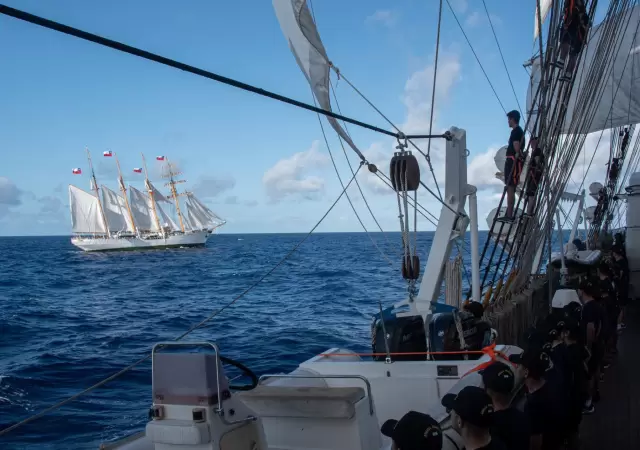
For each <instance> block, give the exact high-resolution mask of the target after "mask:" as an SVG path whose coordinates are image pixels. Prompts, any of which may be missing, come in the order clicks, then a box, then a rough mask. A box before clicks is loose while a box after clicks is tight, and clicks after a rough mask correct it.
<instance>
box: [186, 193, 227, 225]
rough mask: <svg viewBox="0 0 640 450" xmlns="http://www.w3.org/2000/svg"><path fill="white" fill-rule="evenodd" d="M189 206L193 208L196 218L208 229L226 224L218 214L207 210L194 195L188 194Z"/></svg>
mask: <svg viewBox="0 0 640 450" xmlns="http://www.w3.org/2000/svg"><path fill="white" fill-rule="evenodd" d="M187 199H188V205H189V206H190V207H191V211H192V214H193V215H194V217H195V218H196V219H197V220H198V221H199V222H200V223H201V224H202V225H203V226H204V227H206V228H217V227H219V226H221V225H224V224H225V223H226V222H225V221H224V220H223V219H221V218H220V217H218V215H217V214H216V213H214V212H213V211H211V210H210V209H209V208H207V207H206V206H205V205H204V203H202V202H201V201H200V200H198V198H197V197H196V196H195V195H193V194H192V193H189V194H187Z"/></svg>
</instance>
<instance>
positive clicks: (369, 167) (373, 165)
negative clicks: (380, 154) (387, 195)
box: [367, 163, 378, 173]
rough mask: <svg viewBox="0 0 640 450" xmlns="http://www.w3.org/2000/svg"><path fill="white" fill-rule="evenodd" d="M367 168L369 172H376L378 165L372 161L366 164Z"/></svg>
mask: <svg viewBox="0 0 640 450" xmlns="http://www.w3.org/2000/svg"><path fill="white" fill-rule="evenodd" d="M367 169H369V172H371V173H376V172H378V167H377V166H376V165H375V164H372V163H369V164H367Z"/></svg>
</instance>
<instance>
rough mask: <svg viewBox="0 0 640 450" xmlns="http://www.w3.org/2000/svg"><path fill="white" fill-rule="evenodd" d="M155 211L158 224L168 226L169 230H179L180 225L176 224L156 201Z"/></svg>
mask: <svg viewBox="0 0 640 450" xmlns="http://www.w3.org/2000/svg"><path fill="white" fill-rule="evenodd" d="M156 212H157V213H158V218H159V219H160V226H161V227H163V228H166V227H169V228H170V229H171V231H179V230H180V227H179V226H178V225H176V223H175V222H174V221H173V219H172V218H171V216H169V215H168V214H167V213H166V212H164V210H163V209H162V208H161V207H160V205H159V204H158V203H156Z"/></svg>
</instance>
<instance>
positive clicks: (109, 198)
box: [102, 185, 135, 232]
mask: <svg viewBox="0 0 640 450" xmlns="http://www.w3.org/2000/svg"><path fill="white" fill-rule="evenodd" d="M102 207H103V209H104V215H105V217H106V218H107V224H108V226H109V230H111V231H130V232H134V231H135V230H134V227H133V224H132V223H131V217H130V216H129V211H127V204H126V202H125V201H124V198H122V197H121V196H120V195H118V194H116V193H115V192H113V191H112V190H111V189H109V188H108V187H106V186H104V185H103V186H102Z"/></svg>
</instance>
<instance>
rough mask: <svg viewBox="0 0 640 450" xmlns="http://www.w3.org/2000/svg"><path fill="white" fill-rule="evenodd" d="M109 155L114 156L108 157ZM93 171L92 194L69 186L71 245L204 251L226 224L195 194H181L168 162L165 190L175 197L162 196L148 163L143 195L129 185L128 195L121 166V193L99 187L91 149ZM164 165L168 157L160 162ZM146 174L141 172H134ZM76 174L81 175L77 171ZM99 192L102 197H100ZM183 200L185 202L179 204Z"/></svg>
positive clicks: (101, 248) (89, 248)
mask: <svg viewBox="0 0 640 450" xmlns="http://www.w3.org/2000/svg"><path fill="white" fill-rule="evenodd" d="M104 155H105V156H109V157H111V156H114V157H115V155H114V154H113V153H112V152H110V151H109V152H104ZM87 156H88V159H89V167H90V171H91V190H92V191H93V193H90V192H86V191H84V190H82V189H80V188H78V187H76V186H73V185H69V207H70V210H71V225H72V231H73V237H72V238H71V243H72V244H73V245H75V246H76V247H78V248H81V249H82V250H84V251H88V252H93V251H113V250H143V249H160V248H180V247H202V246H204V245H205V244H206V242H207V239H208V238H209V236H210V235H211V234H212V233H213V232H214V230H216V229H217V228H219V227H220V226H222V225H224V224H225V221H224V220H222V219H221V218H220V217H218V216H217V215H216V214H215V213H214V212H213V211H211V210H210V209H209V208H207V207H206V206H205V205H204V204H203V203H202V202H201V201H200V200H198V199H197V198H196V196H195V195H194V194H193V193H192V192H185V193H181V194H179V193H178V191H177V190H176V184H178V183H183V182H184V181H182V180H175V178H174V177H175V176H176V175H178V173H177V172H175V169H174V168H173V167H172V166H171V164H170V163H169V162H168V160H167V161H166V162H167V164H166V165H167V169H168V170H167V175H166V177H167V178H168V179H169V181H168V183H167V186H168V187H169V188H170V191H171V195H170V196H169V197H166V196H164V195H163V194H162V193H160V191H158V189H156V187H155V186H154V185H153V183H151V181H150V180H149V176H148V172H147V168H146V162H145V160H144V155H142V159H143V166H144V175H145V180H144V186H145V191H146V192H143V191H140V190H139V189H136V188H135V187H133V186H129V196H128V197H127V188H126V187H125V184H124V180H123V178H122V173H121V171H120V164H119V163H118V160H117V157H116V165H117V167H118V185H119V187H120V192H121V194H119V193H117V192H115V191H113V190H111V189H109V188H108V187H107V186H105V185H102V186H101V187H98V182H97V180H96V176H95V172H94V170H93V165H92V162H91V155H90V154H89V151H88V150H87ZM158 158H159V159H161V160H163V161H164V160H166V158H165V157H158ZM135 171H136V172H142V169H135ZM73 172H74V173H75V174H79V173H82V172H81V170H80V169H74V170H73ZM100 190H101V191H102V193H101V194H102V195H100ZM180 197H185V198H186V200H185V201H184V203H183V205H182V206H181V205H180ZM162 204H164V205H165V206H171V205H173V206H174V207H175V211H176V216H177V221H176V220H174V219H173V218H172V217H171V215H170V214H167V212H165V210H164V208H163V206H162Z"/></svg>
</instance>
